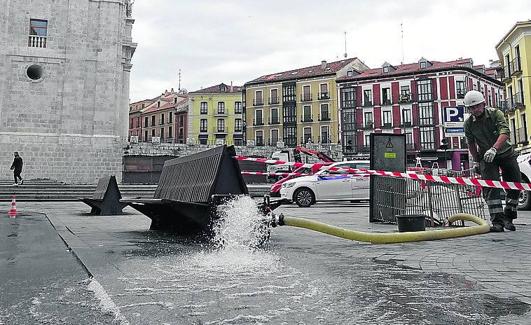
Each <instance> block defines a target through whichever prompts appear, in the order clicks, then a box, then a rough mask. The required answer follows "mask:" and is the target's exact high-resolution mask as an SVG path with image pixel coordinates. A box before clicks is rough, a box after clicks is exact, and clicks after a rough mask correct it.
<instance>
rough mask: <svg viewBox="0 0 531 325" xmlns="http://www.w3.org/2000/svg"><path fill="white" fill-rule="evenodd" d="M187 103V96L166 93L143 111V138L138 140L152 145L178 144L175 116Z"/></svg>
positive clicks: (141, 117)
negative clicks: (179, 108) (178, 109)
mask: <svg viewBox="0 0 531 325" xmlns="http://www.w3.org/2000/svg"><path fill="white" fill-rule="evenodd" d="M187 101H188V97H187V95H186V94H183V93H177V92H174V91H173V89H172V90H171V91H170V92H168V91H166V92H164V93H163V94H162V95H161V96H159V97H158V98H157V99H156V100H155V101H153V102H152V103H151V104H150V105H148V106H147V107H145V108H144V109H143V110H141V114H140V124H141V125H140V127H141V131H140V134H141V136H139V139H138V140H139V141H141V142H152V143H161V142H167V143H176V142H178V139H177V138H176V134H177V132H176V120H175V115H176V111H177V108H178V107H179V106H182V105H183V104H186V103H187ZM185 106H186V105H185ZM131 119H132V118H130V121H131ZM130 123H131V122H130Z"/></svg>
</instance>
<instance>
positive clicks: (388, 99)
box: [382, 98, 393, 106]
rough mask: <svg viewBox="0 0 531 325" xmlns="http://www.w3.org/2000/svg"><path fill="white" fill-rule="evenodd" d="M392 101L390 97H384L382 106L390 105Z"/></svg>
mask: <svg viewBox="0 0 531 325" xmlns="http://www.w3.org/2000/svg"><path fill="white" fill-rule="evenodd" d="M392 104H393V101H392V100H391V99H390V98H385V99H384V100H382V106H387V105H392Z"/></svg>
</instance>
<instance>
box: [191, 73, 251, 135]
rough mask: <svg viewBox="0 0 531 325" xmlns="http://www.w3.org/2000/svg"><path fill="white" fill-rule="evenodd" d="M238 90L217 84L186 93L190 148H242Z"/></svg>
mask: <svg viewBox="0 0 531 325" xmlns="http://www.w3.org/2000/svg"><path fill="white" fill-rule="evenodd" d="M243 128H244V120H243V105H242V87H241V86H233V85H232V83H231V85H227V84H224V83H220V84H218V85H214V86H211V87H207V88H204V89H200V90H197V91H193V92H190V93H189V110H188V137H187V143H190V144H218V145H219V144H229V145H232V144H234V145H237V146H240V145H243V143H244V140H243Z"/></svg>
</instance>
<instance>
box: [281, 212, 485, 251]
mask: <svg viewBox="0 0 531 325" xmlns="http://www.w3.org/2000/svg"><path fill="white" fill-rule="evenodd" d="M275 217H276V220H275V222H274V224H275V225H279V226H283V225H286V226H292V227H299V228H306V229H310V230H314V231H318V232H322V233H325V234H328V235H332V236H336V237H340V238H345V239H350V240H355V241H361V242H368V243H373V244H396V243H406V242H415V241H424V240H437V239H446V238H456V237H465V236H472V235H480V234H485V233H488V232H489V231H490V226H489V225H488V223H487V222H486V221H485V220H483V219H481V218H479V217H477V216H474V215H471V214H468V213H458V214H455V215H453V216H451V217H450V218H448V222H449V223H450V224H451V223H452V222H455V221H460V220H462V221H471V222H473V223H475V224H477V225H475V226H472V227H459V228H450V229H443V230H426V231H414V232H397V233H371V232H362V231H356V230H350V229H345V228H340V227H336V226H332V225H328V224H325V223H322V222H319V221H314V220H309V219H304V218H295V217H285V216H284V215H282V214H281V215H278V216H275Z"/></svg>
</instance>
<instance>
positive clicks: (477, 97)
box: [464, 90, 485, 107]
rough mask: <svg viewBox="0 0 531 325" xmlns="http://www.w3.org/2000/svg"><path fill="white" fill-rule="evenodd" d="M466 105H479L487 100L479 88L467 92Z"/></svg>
mask: <svg viewBox="0 0 531 325" xmlns="http://www.w3.org/2000/svg"><path fill="white" fill-rule="evenodd" d="M464 102H465V107H470V106H474V105H477V104H479V103H484V102H485V97H483V94H482V93H481V92H479V91H477V90H471V91H469V92H467V93H466V95H465V99H464Z"/></svg>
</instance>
